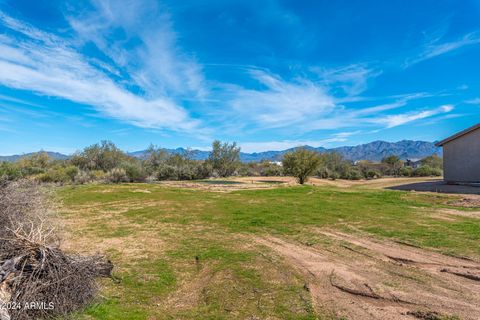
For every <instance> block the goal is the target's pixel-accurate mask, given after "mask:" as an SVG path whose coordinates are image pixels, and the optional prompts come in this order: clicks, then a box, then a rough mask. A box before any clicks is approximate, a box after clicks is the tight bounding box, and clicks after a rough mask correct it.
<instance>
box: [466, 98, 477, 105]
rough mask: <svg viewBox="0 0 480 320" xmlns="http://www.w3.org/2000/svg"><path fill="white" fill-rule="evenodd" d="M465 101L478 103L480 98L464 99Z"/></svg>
mask: <svg viewBox="0 0 480 320" xmlns="http://www.w3.org/2000/svg"><path fill="white" fill-rule="evenodd" d="M465 103H468V104H480V98H474V99H470V100H467V101H465Z"/></svg>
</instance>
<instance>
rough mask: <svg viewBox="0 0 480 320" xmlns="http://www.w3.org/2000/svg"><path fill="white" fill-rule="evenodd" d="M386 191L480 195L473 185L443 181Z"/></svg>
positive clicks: (410, 184)
mask: <svg viewBox="0 0 480 320" xmlns="http://www.w3.org/2000/svg"><path fill="white" fill-rule="evenodd" d="M386 189H390V190H403V191H427V192H438V193H454V194H480V187H477V186H471V185H455V184H446V183H445V182H444V181H443V180H433V181H425V182H416V183H409V184H402V185H399V186H392V187H388V188H386Z"/></svg>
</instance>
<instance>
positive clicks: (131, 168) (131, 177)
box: [120, 162, 148, 182]
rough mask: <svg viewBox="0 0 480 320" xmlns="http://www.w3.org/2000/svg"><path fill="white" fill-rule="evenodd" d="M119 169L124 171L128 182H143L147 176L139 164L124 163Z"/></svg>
mask: <svg viewBox="0 0 480 320" xmlns="http://www.w3.org/2000/svg"><path fill="white" fill-rule="evenodd" d="M120 168H121V169H123V170H125V174H126V175H127V178H128V181H129V182H145V179H146V178H147V176H148V174H147V172H146V171H145V169H144V168H143V166H142V164H141V163H139V162H124V163H122V164H121V165H120Z"/></svg>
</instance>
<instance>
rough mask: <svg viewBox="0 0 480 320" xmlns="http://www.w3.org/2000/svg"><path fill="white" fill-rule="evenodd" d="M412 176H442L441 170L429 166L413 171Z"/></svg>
mask: <svg viewBox="0 0 480 320" xmlns="http://www.w3.org/2000/svg"><path fill="white" fill-rule="evenodd" d="M413 175H414V176H416V177H431V176H434V177H438V176H441V175H442V170H441V169H439V168H432V167H430V166H421V167H419V168H417V169H415V170H414V171H413Z"/></svg>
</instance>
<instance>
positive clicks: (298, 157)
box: [283, 148, 321, 184]
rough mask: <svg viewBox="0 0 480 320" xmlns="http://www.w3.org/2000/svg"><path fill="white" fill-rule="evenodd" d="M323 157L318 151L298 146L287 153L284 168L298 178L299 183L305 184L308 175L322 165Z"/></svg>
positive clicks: (284, 158)
mask: <svg viewBox="0 0 480 320" xmlns="http://www.w3.org/2000/svg"><path fill="white" fill-rule="evenodd" d="M320 163H321V159H320V157H319V155H318V153H317V152H315V151H311V150H307V149H305V148H298V149H296V150H295V151H292V152H289V153H287V154H285V156H284V157H283V170H284V172H285V173H286V174H289V175H292V176H294V177H295V178H297V180H298V183H300V184H304V183H305V182H306V181H307V180H308V177H309V176H311V175H312V173H314V172H315V171H316V170H317V169H318V167H319V166H320Z"/></svg>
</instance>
